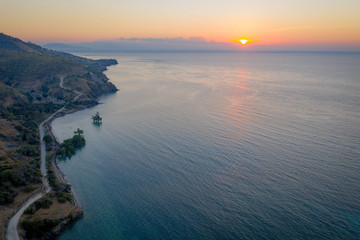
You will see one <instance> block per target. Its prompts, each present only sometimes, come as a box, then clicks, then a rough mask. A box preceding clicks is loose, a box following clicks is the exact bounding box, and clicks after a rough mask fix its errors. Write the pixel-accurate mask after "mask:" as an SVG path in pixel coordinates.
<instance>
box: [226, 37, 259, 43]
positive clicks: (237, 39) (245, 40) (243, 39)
mask: <svg viewBox="0 0 360 240" xmlns="http://www.w3.org/2000/svg"><path fill="white" fill-rule="evenodd" d="M232 41H234V42H237V43H240V44H242V45H247V44H249V43H252V42H253V41H257V40H256V39H250V38H236V39H232Z"/></svg>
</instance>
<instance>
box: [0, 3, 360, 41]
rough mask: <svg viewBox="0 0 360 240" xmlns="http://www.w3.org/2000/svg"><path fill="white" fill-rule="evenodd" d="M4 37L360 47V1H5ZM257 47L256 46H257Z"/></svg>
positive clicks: (0, 11)
mask: <svg viewBox="0 0 360 240" xmlns="http://www.w3.org/2000/svg"><path fill="white" fill-rule="evenodd" d="M0 4H1V5H0V6H1V8H0V32H3V33H5V34H9V35H12V36H15V37H19V38H22V39H24V40H29V41H34V42H41V43H45V42H78V41H94V40H104V39H114V38H119V37H125V38H128V37H153V38H156V37H170V38H171V37H180V36H181V37H184V38H189V37H193V36H196V37H203V38H205V39H207V40H215V41H220V42H230V41H231V39H234V38H239V37H243V36H247V37H249V38H254V39H259V41H256V44H258V45H299V44H302V45H307V44H328V45H332V44H334V45H341V44H344V45H357V46H360V14H359V9H360V1H359V0H342V1H339V0H326V1H325V0H316V1H315V0H311V1H310V0H302V1H291V0H286V1H285V0H272V1H268V0H253V1H241V0H221V1H220V0H182V1H177V0H174V1H168V0H152V1H149V0H136V1H135V0H102V1H98V0H96V1H95V0H61V1H48V0H31V1H29V0H11V1H10V0H7V1H5V2H4V0H0ZM254 44H255V42H254Z"/></svg>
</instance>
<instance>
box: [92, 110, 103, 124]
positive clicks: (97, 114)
mask: <svg viewBox="0 0 360 240" xmlns="http://www.w3.org/2000/svg"><path fill="white" fill-rule="evenodd" d="M91 119H92V120H93V122H94V123H97V124H100V123H101V121H102V118H101V117H100V114H99V112H96V114H95V115H93V116H92V117H91Z"/></svg>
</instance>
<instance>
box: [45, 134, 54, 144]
mask: <svg viewBox="0 0 360 240" xmlns="http://www.w3.org/2000/svg"><path fill="white" fill-rule="evenodd" d="M43 141H44V142H45V143H46V144H50V143H52V141H53V139H52V137H51V136H50V135H49V134H46V135H45V136H44V137H43Z"/></svg>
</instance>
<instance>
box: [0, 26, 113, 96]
mask: <svg viewBox="0 0 360 240" xmlns="http://www.w3.org/2000/svg"><path fill="white" fill-rule="evenodd" d="M113 64H117V62H116V60H113V59H102V60H91V59H87V58H83V57H78V56H74V55H71V54H68V53H62V52H56V51H51V50H47V49H45V48H42V47H40V46H38V45H36V44H33V43H26V42H23V41H21V40H20V39H17V38H13V37H10V36H7V35H5V34H2V33H0V82H2V83H4V84H6V85H8V86H11V87H14V88H17V89H19V90H21V91H22V92H23V93H25V94H27V95H29V96H31V98H32V99H33V100H34V101H38V102H56V101H61V100H66V99H67V98H68V97H69V93H67V92H66V91H64V90H63V89H61V88H60V87H59V86H58V85H59V78H60V77H64V78H65V80H64V83H65V85H68V88H70V89H78V90H79V91H82V92H83V93H84V96H85V97H84V99H86V100H92V101H94V100H96V98H97V97H99V96H100V95H101V94H103V93H107V92H113V91H116V90H117V89H116V87H115V86H114V85H113V84H112V83H110V82H108V78H107V77H106V76H105V75H104V74H103V71H104V70H106V67H107V66H110V65H113ZM74 79H75V80H74ZM70 83H71V85H70Z"/></svg>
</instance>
